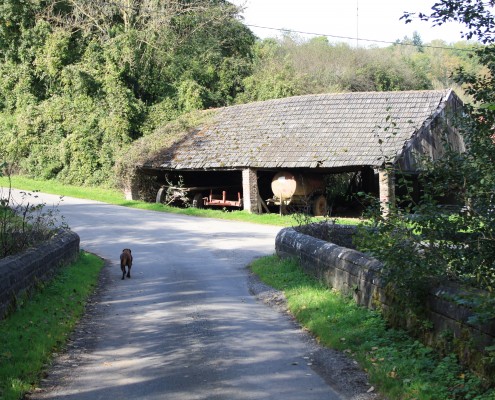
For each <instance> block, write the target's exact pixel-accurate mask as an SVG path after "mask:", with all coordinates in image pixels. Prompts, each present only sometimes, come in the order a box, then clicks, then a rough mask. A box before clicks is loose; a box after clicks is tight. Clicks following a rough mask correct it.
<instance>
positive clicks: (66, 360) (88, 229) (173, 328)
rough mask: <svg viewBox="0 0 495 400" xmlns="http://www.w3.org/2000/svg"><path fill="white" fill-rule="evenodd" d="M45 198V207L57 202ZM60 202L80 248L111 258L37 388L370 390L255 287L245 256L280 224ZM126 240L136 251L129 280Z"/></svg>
mask: <svg viewBox="0 0 495 400" xmlns="http://www.w3.org/2000/svg"><path fill="white" fill-rule="evenodd" d="M40 198H41V199H42V200H43V201H44V202H45V203H46V204H47V207H48V206H51V205H52V204H54V203H58V197H57V196H51V195H45V194H40ZM57 208H58V210H59V211H60V213H61V214H62V215H63V216H64V218H65V220H66V222H67V223H68V224H69V226H70V227H71V229H72V230H73V231H75V232H77V233H78V234H79V236H80V237H81V248H82V249H84V250H86V251H89V252H92V253H95V254H97V255H98V256H100V257H102V258H104V259H105V260H107V266H106V267H105V268H104V271H103V274H102V280H103V281H104V284H103V288H102V289H101V291H100V294H99V296H98V299H97V300H95V301H94V302H93V304H92V305H90V307H89V308H88V309H89V312H88V313H89V317H87V318H86V319H85V322H83V323H82V324H81V326H80V327H79V328H78V330H77V331H76V333H75V339H74V342H73V343H72V345H71V346H70V347H71V348H72V350H70V351H69V353H68V354H66V355H65V356H63V355H62V356H60V360H58V361H57V362H56V363H55V366H54V368H53V371H51V372H50V373H49V375H48V380H47V381H46V382H45V384H44V385H42V390H39V391H37V392H35V393H34V394H33V395H32V396H31V397H30V398H32V399H71V400H72V399H77V400H86V399H87V400H95V399H105V400H108V399H112V400H118V399H145V400H154V399H167V400H195V399H212V400H213V399H225V400H248V399H256V400H259V399H274V400H275V399H280V400H291V399H294V400H296V399H297V400H300V399H305V400H312V399H315V400H316V399H318V400H321V399H330V400H333V399H344V398H347V399H350V398H351V397H352V399H357V398H359V399H361V398H368V397H366V396H364V397H361V396H360V395H359V396H349V395H348V394H347V395H345V394H342V392H341V393H340V394H339V393H337V391H336V390H334V389H333V388H332V387H331V386H330V385H329V384H328V382H331V381H332V377H329V376H328V374H327V375H325V374H324V373H321V368H320V374H319V373H317V371H318V369H317V368H315V366H314V365H313V364H314V363H315V360H314V358H315V356H314V351H315V344H314V342H312V341H311V340H310V339H308V335H306V334H304V333H303V332H302V331H301V330H300V329H299V328H298V327H297V326H296V324H295V323H294V322H293V321H292V320H291V319H290V318H288V316H287V315H284V314H281V313H279V312H277V311H276V310H274V309H272V308H270V307H267V306H266V305H264V304H263V303H262V302H260V301H257V300H256V298H255V297H253V296H252V295H251V294H250V292H249V290H248V284H247V281H248V271H247V270H246V268H245V267H246V265H247V264H248V263H249V262H250V261H251V260H253V259H254V258H255V257H259V256H263V255H269V254H273V253H274V239H275V235H276V234H277V232H278V230H279V229H280V228H277V227H271V226H262V225H256V224H247V223H239V222H229V221H223V220H215V219H206V218H194V217H187V216H180V215H175V214H167V213H159V212H152V211H144V210H138V209H131V208H125V207H119V206H113V205H108V204H105V203H100V202H94V201H88V200H79V199H74V198H65V199H64V200H63V201H62V202H61V203H60V204H59V205H58V206H57ZM123 248H130V249H132V254H133V256H134V264H133V267H132V271H131V275H132V278H131V279H125V280H121V272H120V267H119V254H120V252H121V250H122V249H123ZM71 351H72V353H71ZM74 354H75V355H74ZM320 375H321V376H320ZM351 389H352V390H350V391H348V392H349V393H352V392H353V391H354V392H355V391H356V388H351ZM362 389H363V388H358V390H357V391H358V392H359V391H361V393H363V390H362ZM364 389H366V387H364Z"/></svg>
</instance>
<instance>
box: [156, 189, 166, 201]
mask: <svg viewBox="0 0 495 400" xmlns="http://www.w3.org/2000/svg"><path fill="white" fill-rule="evenodd" d="M166 193H167V188H166V187H165V186H162V187H161V188H160V189H159V190H158V192H157V194H156V200H155V202H156V203H163V199H164V198H165V194H166Z"/></svg>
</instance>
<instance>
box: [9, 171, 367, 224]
mask: <svg viewBox="0 0 495 400" xmlns="http://www.w3.org/2000/svg"><path fill="white" fill-rule="evenodd" d="M9 184H10V183H9V178H8V177H0V186H4V187H8V186H9ZM11 184H12V187H15V188H17V189H22V190H27V191H35V190H36V191H40V192H44V193H50V194H57V195H60V196H69V197H77V198H80V199H88V200H97V201H102V202H105V203H108V204H114V205H118V206H125V207H133V208H139V209H144V210H151V211H160V212H168V213H174V214H185V215H191V216H196V217H206V218H217V219H226V220H235V221H243V222H252V223H257V224H265V225H276V226H296V225H299V223H298V221H297V220H296V219H295V217H294V216H293V215H283V216H281V215H278V214H261V215H258V214H251V213H248V212H246V211H237V210H236V211H225V210H218V209H203V208H192V207H189V208H178V207H170V206H166V205H164V204H157V203H146V202H144V201H133V200H126V199H125V198H124V196H123V194H122V192H120V191H118V190H114V189H105V188H98V187H81V186H72V185H66V184H62V183H60V182H57V181H54V180H36V179H30V178H26V177H23V176H19V175H16V176H13V177H11ZM313 220H314V221H321V218H314V219H313ZM337 222H338V223H340V224H349V225H356V224H357V223H358V222H359V220H358V219H356V218H338V219H337Z"/></svg>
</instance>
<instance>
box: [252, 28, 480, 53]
mask: <svg viewBox="0 0 495 400" xmlns="http://www.w3.org/2000/svg"><path fill="white" fill-rule="evenodd" d="M244 25H246V26H248V27H250V28H259V29H269V30H273V31H278V32H290V33H299V34H301V35H312V36H325V37H331V38H335V39H346V40H353V41H354V40H355V41H362V42H370V43H383V44H393V45H398V46H413V47H417V46H418V45H416V44H414V43H404V42H399V41H396V42H390V41H386V40H377V39H364V38H357V37H351V36H339V35H331V34H329V33H316V32H305V31H297V30H295V29H285V28H271V27H268V26H260V25H253V24H244ZM421 47H426V48H430V49H443V50H451V51H468V52H472V51H474V50H473V49H459V48H453V47H446V46H433V45H428V44H421Z"/></svg>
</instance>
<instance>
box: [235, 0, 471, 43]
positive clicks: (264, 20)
mask: <svg viewBox="0 0 495 400" xmlns="http://www.w3.org/2000/svg"><path fill="white" fill-rule="evenodd" d="M230 1H231V2H232V3H234V4H237V5H244V6H245V8H246V9H245V11H244V13H243V16H244V23H245V24H247V25H258V26H263V27H269V28H280V29H288V30H295V31H302V32H309V33H317V34H321V35H333V36H340V37H349V38H353V39H341V38H338V37H331V36H329V37H328V39H329V41H330V42H332V43H334V42H346V43H349V44H350V45H353V46H355V45H356V44H357V43H358V42H357V40H356V39H355V38H356V37H359V38H360V39H361V40H360V41H359V46H362V47H369V46H386V45H387V44H386V43H379V42H368V41H365V40H364V39H370V40H371V39H373V40H377V41H385V42H394V41H395V40H397V39H403V38H404V36H406V35H407V36H408V37H410V38H412V36H413V32H414V31H417V32H418V33H419V34H420V36H421V39H422V40H423V42H424V43H428V42H431V41H432V40H434V39H442V40H444V41H446V42H447V43H453V42H457V41H460V40H463V39H462V37H461V30H464V29H465V28H464V27H463V26H462V25H458V24H453V23H452V24H448V25H443V26H438V27H432V23H431V22H423V21H419V20H418V21H416V22H414V23H410V24H406V23H405V22H404V20H400V17H401V16H402V15H403V12H404V11H412V12H420V11H422V12H424V13H429V11H430V10H431V7H432V6H433V4H435V0H230ZM250 29H251V30H252V31H253V32H254V33H255V34H256V35H257V36H258V37H260V38H262V39H264V38H267V37H280V32H278V31H276V30H270V29H261V28H256V27H252V26H251V27H250ZM299 36H302V37H304V38H310V37H314V35H299Z"/></svg>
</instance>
